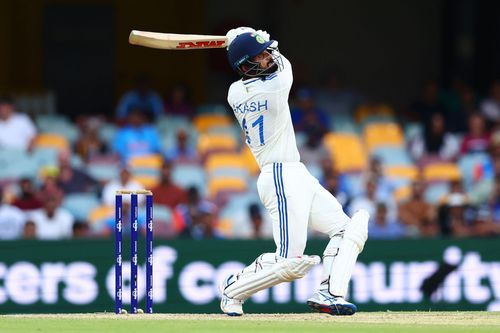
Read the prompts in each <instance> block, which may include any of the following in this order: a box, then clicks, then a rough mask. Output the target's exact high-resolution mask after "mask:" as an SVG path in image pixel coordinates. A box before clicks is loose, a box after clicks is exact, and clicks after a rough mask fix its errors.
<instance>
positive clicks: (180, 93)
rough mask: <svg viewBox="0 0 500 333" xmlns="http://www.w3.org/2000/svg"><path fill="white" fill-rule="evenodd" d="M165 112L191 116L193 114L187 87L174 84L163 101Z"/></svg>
mask: <svg viewBox="0 0 500 333" xmlns="http://www.w3.org/2000/svg"><path fill="white" fill-rule="evenodd" d="M165 113H166V114H169V115H177V116H184V117H189V118H192V117H193V115H194V108H193V105H192V104H191V103H190V102H189V93H188V88H187V87H186V86H184V85H182V84H178V85H176V86H175V87H174V88H173V89H172V91H171V92H170V96H169V98H168V99H167V100H166V101H165Z"/></svg>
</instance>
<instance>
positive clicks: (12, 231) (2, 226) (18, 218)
mask: <svg viewBox="0 0 500 333" xmlns="http://www.w3.org/2000/svg"><path fill="white" fill-rule="evenodd" d="M25 222H26V215H25V214H24V213H23V211H22V210H20V209H19V208H17V207H15V206H11V205H9V204H7V203H3V200H2V192H1V189H0V240H9V239H18V238H21V236H22V234H23V228H24V223H25Z"/></svg>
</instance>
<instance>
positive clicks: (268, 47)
mask: <svg viewBox="0 0 500 333" xmlns="http://www.w3.org/2000/svg"><path fill="white" fill-rule="evenodd" d="M226 36H227V37H228V49H227V55H228V60H229V64H230V65H231V67H232V68H233V70H234V71H236V73H238V74H239V76H240V77H241V79H240V80H238V81H236V82H234V83H233V84H232V85H231V87H230V88H229V92H228V97H227V100H228V103H229V105H230V106H231V108H232V109H233V111H234V115H235V116H236V118H237V120H238V122H239V124H240V126H241V128H242V130H243V131H244V133H245V137H246V144H247V145H248V146H249V147H250V149H251V151H252V153H253V156H254V157H255V159H256V160H257V163H258V165H259V167H260V170H261V173H260V175H259V178H258V180H257V189H258V192H259V197H260V199H261V201H262V204H263V205H264V207H265V208H266V209H267V210H268V211H269V213H270V215H271V218H272V222H273V235H274V241H275V243H276V252H274V253H263V254H261V255H259V256H258V257H257V259H255V261H254V262H252V263H251V264H250V265H249V266H247V267H246V268H244V269H243V270H242V271H241V272H239V273H236V274H233V275H230V276H229V277H227V278H226V279H225V280H224V281H223V283H222V286H221V291H222V297H221V303H220V307H221V310H222V311H223V312H224V313H226V314H228V315H230V316H241V315H242V314H243V303H244V302H245V300H247V299H248V298H250V297H251V296H252V295H253V294H255V293H256V292H258V291H260V290H263V289H266V288H270V287H272V286H275V285H277V284H279V283H281V282H289V281H293V280H295V279H300V278H302V277H304V276H305V275H306V274H307V273H308V272H309V271H310V270H311V269H312V268H313V267H314V266H315V265H317V264H319V262H320V258H319V257H318V256H308V255H304V249H305V247H306V241H307V228H308V225H310V226H311V227H312V228H313V229H315V230H317V231H319V232H322V233H325V234H327V235H328V236H329V238H330V241H329V242H328V245H327V246H326V248H325V250H324V252H323V275H322V282H321V284H320V286H319V289H318V290H317V292H315V293H314V294H313V295H312V296H311V297H310V298H309V299H308V301H307V304H308V306H309V307H310V308H311V309H313V310H315V311H318V312H325V313H329V314H332V315H352V314H354V313H355V312H356V311H357V308H356V306H355V305H354V304H351V303H349V302H348V301H346V300H345V296H346V294H347V287H348V284H349V280H350V279H351V275H352V271H353V269H354V265H355V264H356V260H357V257H358V255H359V253H361V251H362V250H363V246H364V244H365V242H366V240H367V238H368V219H369V215H368V212H367V211H366V210H359V211H357V212H356V213H355V214H354V215H353V216H352V217H351V218H349V217H348V216H347V215H346V214H345V213H344V212H343V210H342V206H341V205H340V204H339V202H338V201H337V199H335V197H334V196H333V195H332V194H331V193H329V192H328V191H327V190H326V189H324V188H323V187H322V186H321V185H320V184H319V182H318V180H317V179H315V178H314V177H313V176H312V175H311V174H310V173H309V172H308V171H307V169H306V167H305V166H304V164H302V163H301V162H300V156H299V151H298V149H297V144H296V142H295V133H294V130H293V126H292V120H291V116H290V109H289V106H288V96H289V93H290V89H291V87H292V82H293V75H292V66H291V64H290V62H289V61H288V60H287V59H286V58H285V57H284V56H283V55H282V54H280V52H279V51H278V42H277V41H275V40H270V36H269V34H268V33H267V32H265V31H260V30H259V31H255V30H254V29H252V28H246V27H240V28H237V29H232V30H230V31H229V32H228V33H227V35H226Z"/></svg>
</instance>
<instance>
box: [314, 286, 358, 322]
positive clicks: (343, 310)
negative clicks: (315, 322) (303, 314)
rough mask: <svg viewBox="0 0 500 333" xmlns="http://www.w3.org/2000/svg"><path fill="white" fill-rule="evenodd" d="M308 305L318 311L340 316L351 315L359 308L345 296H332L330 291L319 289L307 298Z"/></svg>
mask: <svg viewBox="0 0 500 333" xmlns="http://www.w3.org/2000/svg"><path fill="white" fill-rule="evenodd" d="M307 305H308V306H309V307H310V308H311V309H312V310H313V311H316V312H322V313H328V314H331V315H338V316H351V315H353V314H354V313H356V311H358V308H357V307H356V305H354V304H352V303H349V302H347V301H346V300H345V299H344V298H343V297H335V296H332V295H331V294H330V293H329V292H328V291H322V290H320V291H318V292H316V293H315V294H314V295H312V296H311V298H309V299H308V300H307Z"/></svg>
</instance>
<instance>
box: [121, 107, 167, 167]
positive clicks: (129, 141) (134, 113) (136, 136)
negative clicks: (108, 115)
mask: <svg viewBox="0 0 500 333" xmlns="http://www.w3.org/2000/svg"><path fill="white" fill-rule="evenodd" d="M113 150H114V151H115V152H116V153H118V154H119V155H120V157H121V159H122V161H123V162H124V163H126V162H127V161H128V160H129V159H130V158H131V157H135V156H141V155H149V154H155V153H161V145H160V136H159V135H158V132H157V131H156V129H155V128H154V127H153V126H151V125H148V124H146V123H145V118H144V115H143V113H142V112H141V110H140V109H133V110H130V111H129V112H128V125H126V126H125V127H124V128H122V129H120V130H119V131H118V133H117V134H116V137H115V139H114V141H113Z"/></svg>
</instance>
